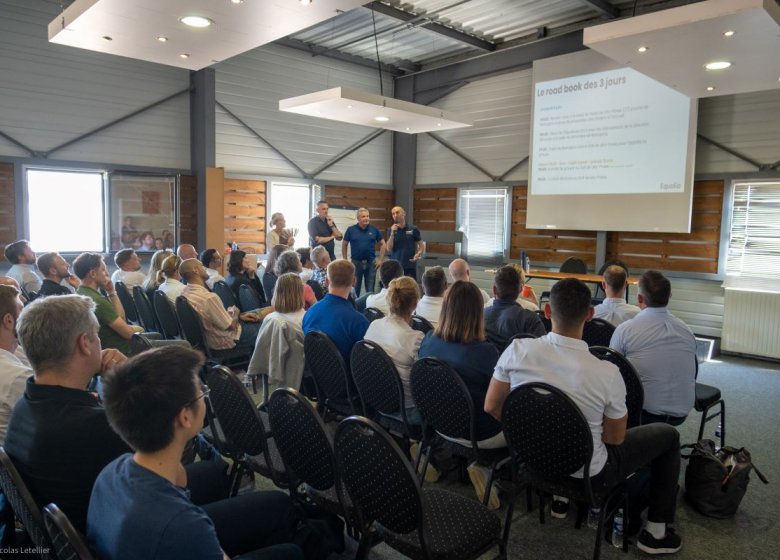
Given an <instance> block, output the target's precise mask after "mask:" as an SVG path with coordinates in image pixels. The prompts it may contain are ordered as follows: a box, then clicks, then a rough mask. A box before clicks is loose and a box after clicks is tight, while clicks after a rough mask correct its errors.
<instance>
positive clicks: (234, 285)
mask: <svg viewBox="0 0 780 560" xmlns="http://www.w3.org/2000/svg"><path fill="white" fill-rule="evenodd" d="M227 270H228V275H227V278H225V283H226V284H227V285H228V286H230V289H231V290H232V292H233V295H234V296H235V298H236V301H240V298H239V292H240V288H241V286H242V285H244V284H249V285H250V286H251V287H252V289H253V290H254V291H255V293H257V297H258V298H259V299H260V307H265V306H266V300H265V290H264V289H263V285H262V283H261V282H260V277H259V276H258V275H257V257H256V256H255V255H250V254H247V253H245V252H244V251H232V252H231V253H230V257H229V258H228V265H227Z"/></svg>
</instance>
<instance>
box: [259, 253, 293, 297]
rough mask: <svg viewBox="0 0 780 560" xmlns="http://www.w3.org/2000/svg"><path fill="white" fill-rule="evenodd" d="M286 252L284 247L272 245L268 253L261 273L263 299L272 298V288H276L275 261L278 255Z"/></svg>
mask: <svg viewBox="0 0 780 560" xmlns="http://www.w3.org/2000/svg"><path fill="white" fill-rule="evenodd" d="M287 250H288V247H287V246H286V245H274V246H273V247H271V250H270V251H268V261H267V262H266V263H265V272H264V273H263V280H262V284H263V290H264V291H265V297H266V298H267V299H271V298H273V297H274V286H276V278H277V276H276V270H275V269H276V259H278V258H279V255H281V254H282V253H284V252H285V251H287Z"/></svg>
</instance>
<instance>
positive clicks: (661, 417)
mask: <svg viewBox="0 0 780 560" xmlns="http://www.w3.org/2000/svg"><path fill="white" fill-rule="evenodd" d="M686 418H688V417H687V416H672V415H671V414H653V413H652V412H647V411H646V410H643V411H642V425H644V424H652V423H653V422H662V423H663V424H669V425H670V426H679V425H680V424H682V423H683V422H685V419H686Z"/></svg>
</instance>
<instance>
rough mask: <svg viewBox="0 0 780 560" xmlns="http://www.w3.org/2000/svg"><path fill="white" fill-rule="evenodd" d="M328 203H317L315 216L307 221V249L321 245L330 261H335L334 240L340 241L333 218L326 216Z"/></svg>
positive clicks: (322, 201) (339, 233) (321, 201)
mask: <svg viewBox="0 0 780 560" xmlns="http://www.w3.org/2000/svg"><path fill="white" fill-rule="evenodd" d="M328 209H329V206H328V203H327V202H326V201H324V200H320V201H319V202H318V203H317V215H316V216H314V217H313V218H312V219H311V220H309V224H308V226H307V229H308V230H309V247H316V246H317V245H322V246H323V247H325V248H326V249H327V250H328V254H329V255H330V260H332V261H335V260H336V252H335V249H336V243H335V242H334V241H333V240H334V239H338V240H341V232H340V231H339V228H338V227H336V224H334V223H333V218H331V217H330V215H329V214H328Z"/></svg>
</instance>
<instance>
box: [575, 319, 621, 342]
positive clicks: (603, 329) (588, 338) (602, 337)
mask: <svg viewBox="0 0 780 560" xmlns="http://www.w3.org/2000/svg"><path fill="white" fill-rule="evenodd" d="M614 332H615V325H613V324H612V323H610V322H609V321H605V320H604V319H599V318H597V317H594V318H593V319H591V320H590V321H587V322H586V323H585V328H584V329H583V331H582V340H584V341H585V342H587V343H588V346H609V341H610V340H612V333H614Z"/></svg>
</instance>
